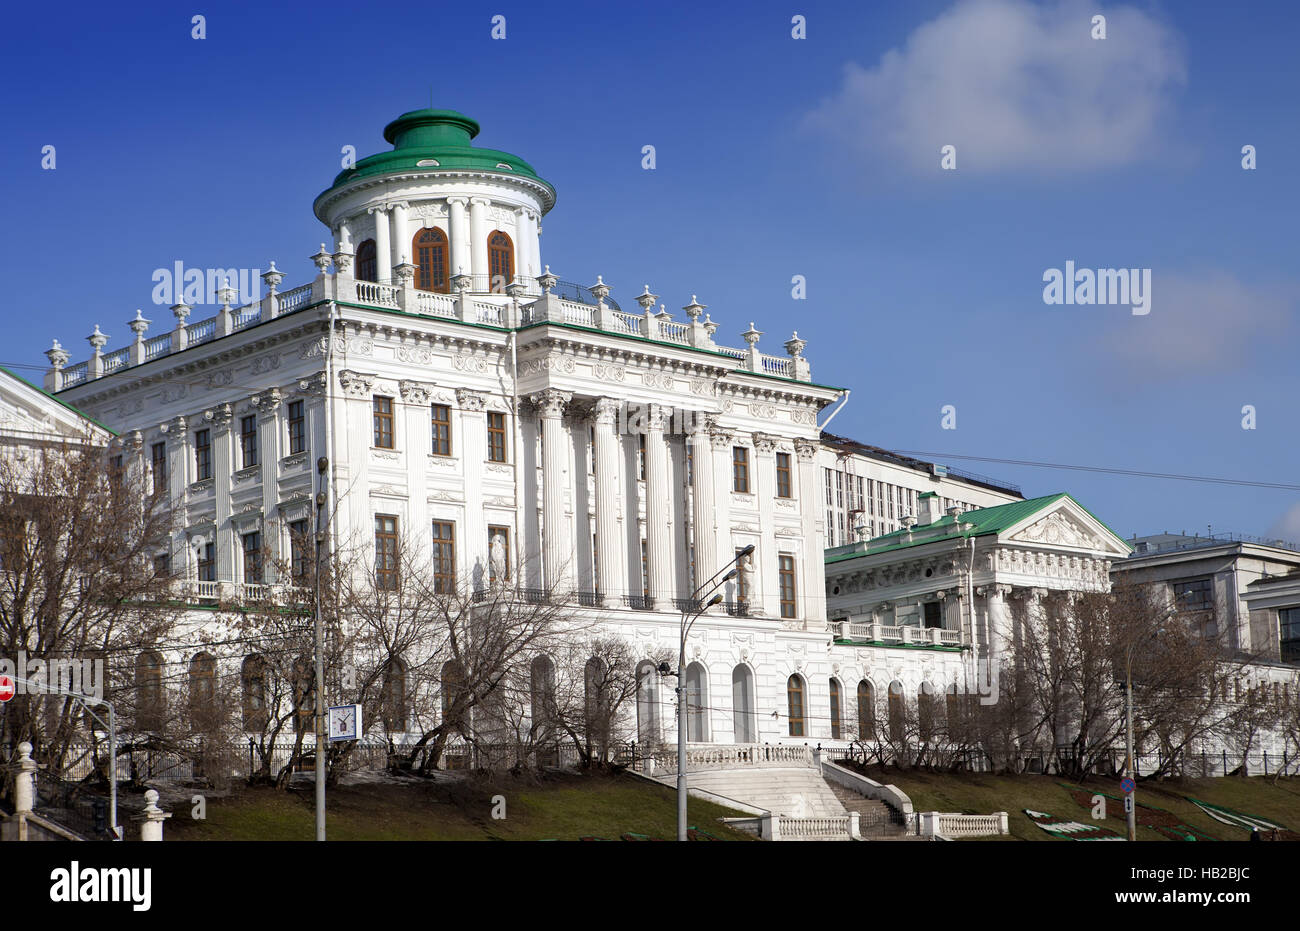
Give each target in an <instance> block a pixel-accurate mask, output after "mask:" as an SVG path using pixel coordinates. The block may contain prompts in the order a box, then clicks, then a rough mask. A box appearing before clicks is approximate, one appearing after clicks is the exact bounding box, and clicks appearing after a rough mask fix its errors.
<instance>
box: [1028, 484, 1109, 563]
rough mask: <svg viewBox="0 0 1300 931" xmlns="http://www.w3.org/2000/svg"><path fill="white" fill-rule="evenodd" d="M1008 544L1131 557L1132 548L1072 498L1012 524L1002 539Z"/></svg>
mask: <svg viewBox="0 0 1300 931" xmlns="http://www.w3.org/2000/svg"><path fill="white" fill-rule="evenodd" d="M1002 539H1003V540H1004V541H1005V542H1008V543H1026V544H1032V545H1034V546H1040V547H1051V548H1060V549H1064V550H1071V551H1076V552H1077V551H1086V552H1090V553H1096V554H1101V555H1106V556H1118V557H1123V556H1127V555H1128V553H1129V547H1128V545H1127V544H1126V543H1124V541H1123V540H1120V539H1119V538H1118V537H1116V536H1115V534H1114V533H1112V532H1111V531H1110V529H1109V528H1107V527H1106V526H1105V525H1104V524H1102V523H1101V522H1100V521H1099V520H1097V519H1096V518H1095V517H1093V516H1092V515H1091V514H1089V513H1088V512H1087V511H1086V510H1084V509H1083V508H1082V507H1080V506H1079V505H1077V504H1075V503H1074V501H1072V500H1071V499H1069V498H1064V499H1062V500H1061V502H1060V503H1059V504H1058V505H1056V506H1055V507H1054V508H1053V509H1052V510H1051V511H1049V512H1048V513H1046V514H1042V513H1039V514H1035V515H1032V516H1031V517H1029V518H1026V521H1025V523H1023V524H1021V525H1020V526H1018V527H1012V528H1011V530H1010V533H1008V534H1007V535H1005V536H1003V538H1002Z"/></svg>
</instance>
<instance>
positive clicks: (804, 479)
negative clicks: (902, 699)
mask: <svg viewBox="0 0 1300 931" xmlns="http://www.w3.org/2000/svg"><path fill="white" fill-rule="evenodd" d="M794 449H795V456H796V457H797V458H798V460H799V466H798V468H799V483H798V485H797V486H796V487H797V489H798V490H797V491H796V492H795V493H796V494H797V495H798V496H799V501H798V506H799V519H800V524H801V526H802V527H803V546H802V547H801V548H800V553H799V565H800V572H799V575H800V582H801V584H802V585H803V591H802V592H799V593H797V594H798V600H799V609H798V611H799V617H800V618H801V619H803V620H805V621H807V622H808V626H807V629H808V630H825V629H826V570H825V568H824V565H823V563H822V560H821V558H820V556H819V555H818V556H816V557H815V556H814V554H820V553H821V552H822V549H823V548H824V547H825V545H826V541H825V540H824V539H821V538H819V537H818V535H817V515H818V513H819V511H820V510H821V505H820V503H819V502H820V501H821V500H822V499H821V498H819V497H818V487H819V486H818V484H817V444H816V443H814V442H812V441H811V440H795V441H794Z"/></svg>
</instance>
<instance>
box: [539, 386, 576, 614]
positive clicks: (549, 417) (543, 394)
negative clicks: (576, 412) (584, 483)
mask: <svg viewBox="0 0 1300 931" xmlns="http://www.w3.org/2000/svg"><path fill="white" fill-rule="evenodd" d="M572 398H573V395H572V394H570V393H569V392H567V391H558V390H556V389H554V388H547V389H546V390H544V391H539V392H537V393H536V394H534V395H532V398H531V400H532V402H533V404H534V406H535V407H536V408H537V413H538V417H539V419H540V421H541V424H542V554H543V560H544V567H543V568H544V571H545V578H546V587H547V589H550V590H558V591H561V592H563V591H567V590H568V589H569V588H570V587H571V583H570V581H569V580H570V579H571V578H572V567H571V565H570V564H571V563H572V561H573V551H572V549H571V548H570V547H569V541H568V536H569V535H568V534H567V533H566V532H565V531H566V529H567V520H566V518H565V514H564V510H565V508H564V487H565V484H566V476H565V460H566V458H567V450H568V443H567V442H566V437H565V435H564V408H565V406H566V405H567V404H568V403H569V401H570V400H571V399H572Z"/></svg>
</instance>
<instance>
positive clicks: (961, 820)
mask: <svg viewBox="0 0 1300 931" xmlns="http://www.w3.org/2000/svg"><path fill="white" fill-rule="evenodd" d="M916 823H917V833H918V834H920V835H922V836H924V837H933V836H934V835H936V834H938V835H942V836H943V837H996V836H997V835H999V834H1009V833H1011V831H1010V826H1009V824H1008V819H1007V813H1006V812H1005V811H995V812H994V813H993V814H991V815H963V814H956V813H952V812H942V811H921V812H917V813H916Z"/></svg>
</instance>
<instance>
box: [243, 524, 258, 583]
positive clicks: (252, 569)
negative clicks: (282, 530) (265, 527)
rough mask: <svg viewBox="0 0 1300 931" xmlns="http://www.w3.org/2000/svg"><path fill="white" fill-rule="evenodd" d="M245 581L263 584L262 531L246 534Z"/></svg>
mask: <svg viewBox="0 0 1300 931" xmlns="http://www.w3.org/2000/svg"><path fill="white" fill-rule="evenodd" d="M244 581H245V582H249V583H252V584H261V581H262V534H261V532H260V531H254V532H253V533H246V534H244Z"/></svg>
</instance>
